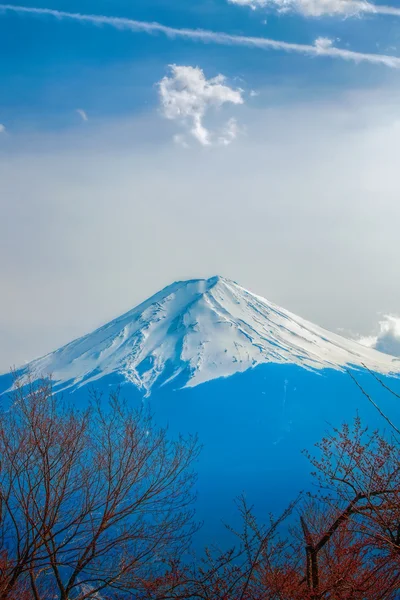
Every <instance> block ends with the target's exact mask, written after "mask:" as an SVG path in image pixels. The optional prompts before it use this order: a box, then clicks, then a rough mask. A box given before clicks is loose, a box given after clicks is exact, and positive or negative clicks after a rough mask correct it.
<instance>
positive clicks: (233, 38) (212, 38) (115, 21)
mask: <svg viewBox="0 0 400 600" xmlns="http://www.w3.org/2000/svg"><path fill="white" fill-rule="evenodd" d="M383 10H386V11H387V12H386V13H385V14H393V15H398V16H400V9H395V8H393V9H391V8H389V7H382V6H380V7H379V12H380V13H382V14H383ZM0 11H12V12H14V13H17V14H21V15H22V14H27V15H37V16H51V17H55V18H57V19H70V20H74V21H79V22H83V23H92V24H93V25H109V26H111V27H114V28H116V29H121V30H128V31H133V32H142V33H148V34H154V33H160V34H163V35H166V36H168V37H170V38H183V39H187V40H192V41H197V42H203V43H213V44H219V45H224V46H245V47H248V48H258V49H261V50H277V51H282V52H295V53H298V54H304V55H308V56H329V57H331V58H337V59H342V60H347V61H352V62H355V63H360V62H368V63H371V64H376V65H385V66H387V67H392V68H396V69H398V68H400V57H398V56H390V55H385V54H369V53H364V52H355V51H352V50H346V49H343V48H336V47H335V46H333V45H332V46H328V47H321V45H320V44H295V43H290V42H285V41H280V40H273V39H269V38H264V37H250V36H243V35H231V34H229V33H223V32H218V31H208V30H204V29H187V28H175V27H167V26H166V25H162V24H160V23H150V22H147V21H135V20H133V19H124V18H120V17H108V16H104V15H87V14H80V13H69V12H64V11H58V10H53V9H50V8H30V7H26V6H13V5H11V4H0ZM389 11H392V12H389ZM376 12H377V11H376Z"/></svg>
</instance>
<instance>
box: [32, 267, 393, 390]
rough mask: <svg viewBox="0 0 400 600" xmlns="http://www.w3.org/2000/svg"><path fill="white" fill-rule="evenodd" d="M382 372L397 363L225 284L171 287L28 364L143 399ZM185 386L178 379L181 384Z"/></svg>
mask: <svg viewBox="0 0 400 600" xmlns="http://www.w3.org/2000/svg"><path fill="white" fill-rule="evenodd" d="M268 362H272V363H290V364H297V365H301V366H303V367H304V368H307V369H312V370H319V369H323V368H333V369H341V370H343V369H344V368H346V367H348V366H355V367H360V366H361V365H362V364H363V363H364V364H366V365H367V367H368V368H370V369H371V370H373V371H376V372H379V373H386V374H388V373H397V372H400V362H399V359H396V358H394V357H391V356H387V355H385V354H381V353H379V352H377V351H374V350H371V349H368V348H364V347H363V346H361V345H359V344H357V343H356V342H354V341H349V340H346V339H345V338H342V337H340V336H338V335H335V334H332V333H329V332H327V331H325V330H324V329H321V328H320V327H317V326H316V325H313V324H311V323H309V322H307V321H305V320H303V319H301V318H299V317H297V316H295V315H293V314H291V313H290V312H288V311H286V310H284V309H281V308H279V307H278V306H276V305H274V304H272V303H270V302H268V301H267V300H265V299H264V298H261V297H260V296H256V295H255V294H252V293H251V292H249V291H247V290H245V289H244V288H242V287H241V286H239V285H238V284H236V283H234V282H233V281H229V280H227V279H223V278H221V277H213V278H211V279H208V280H204V279H199V280H192V281H183V282H177V283H174V284H172V285H170V286H168V287H166V288H165V289H164V290H162V291H161V292H159V293H158V294H155V295H154V296H152V297H151V298H149V299H148V300H147V301H145V302H144V303H142V304H140V305H139V306H138V307H136V308H134V309H133V310H131V311H129V312H128V313H126V314H125V315H123V316H121V317H119V318H117V319H115V320H114V321H111V322H110V323H108V324H106V325H104V326H103V327H100V328H99V329H97V330H96V331H94V332H93V333H90V334H89V335H86V336H84V337H82V338H80V339H78V340H75V341H73V342H71V343H70V344H68V345H66V346H64V347H63V348H60V349H59V350H57V351H55V352H53V353H51V354H48V355H47V356H45V357H43V358H40V359H38V360H35V361H33V362H32V363H30V364H29V365H28V366H27V368H29V369H30V371H31V372H32V373H33V374H35V375H38V376H39V375H47V374H51V375H52V377H53V380H54V382H55V384H56V385H57V386H59V387H60V388H61V389H67V388H71V387H72V388H76V387H80V386H81V385H83V384H86V383H89V382H94V381H95V380H97V379H100V378H102V377H104V376H105V375H109V374H112V373H117V374H120V375H123V376H124V377H125V378H126V379H127V380H128V381H131V382H132V383H134V384H135V385H136V386H137V387H138V388H140V389H142V390H143V391H145V392H146V393H150V391H151V389H152V387H153V386H154V385H162V384H165V383H166V382H167V381H172V380H174V379H175V378H176V377H177V376H178V375H183V376H184V381H185V382H186V385H187V386H195V385H198V384H200V383H202V382H205V381H209V380H212V379H215V378H218V377H227V376H229V375H232V374H234V373H237V372H242V371H245V370H247V369H249V368H251V367H254V366H256V365H259V364H261V363H268ZM180 381H181V380H180Z"/></svg>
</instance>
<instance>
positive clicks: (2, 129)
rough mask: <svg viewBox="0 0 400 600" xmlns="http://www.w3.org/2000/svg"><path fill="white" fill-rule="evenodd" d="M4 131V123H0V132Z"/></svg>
mask: <svg viewBox="0 0 400 600" xmlns="http://www.w3.org/2000/svg"><path fill="white" fill-rule="evenodd" d="M5 132H6V127H5V125H3V124H2V123H0V133H5Z"/></svg>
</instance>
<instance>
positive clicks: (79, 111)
mask: <svg viewBox="0 0 400 600" xmlns="http://www.w3.org/2000/svg"><path fill="white" fill-rule="evenodd" d="M76 112H77V114H78V115H79V116H80V117H81V119H82V121H85V123H86V122H87V121H89V117H88V116H87V112H86V111H84V110H83V109H82V108H77V109H76Z"/></svg>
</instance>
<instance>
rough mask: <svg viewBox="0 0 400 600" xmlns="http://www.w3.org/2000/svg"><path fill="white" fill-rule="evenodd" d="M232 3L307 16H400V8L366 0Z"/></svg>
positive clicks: (245, 0)
mask: <svg viewBox="0 0 400 600" xmlns="http://www.w3.org/2000/svg"><path fill="white" fill-rule="evenodd" d="M228 1H229V2H231V3H232V4H239V5H241V6H249V7H250V8H252V9H256V8H267V7H271V8H275V9H276V10H278V11H279V12H297V13H300V14H302V15H305V16H308V17H322V16H334V15H337V16H343V17H352V16H357V15H361V14H363V13H372V14H383V15H392V16H400V9H399V8H397V7H391V6H382V5H381V6H379V5H375V4H373V3H371V2H367V0H228Z"/></svg>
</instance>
